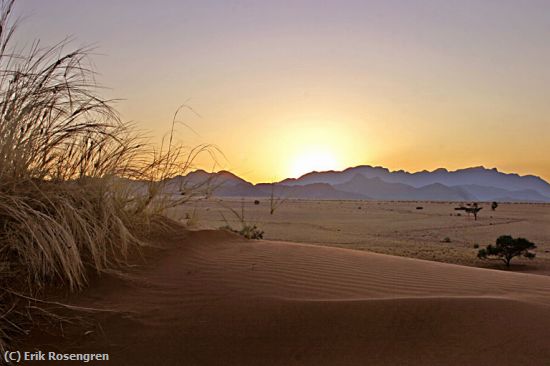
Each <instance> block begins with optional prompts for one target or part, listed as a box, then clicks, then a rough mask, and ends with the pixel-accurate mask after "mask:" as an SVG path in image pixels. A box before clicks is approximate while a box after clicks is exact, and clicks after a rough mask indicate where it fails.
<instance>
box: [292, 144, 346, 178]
mask: <svg viewBox="0 0 550 366" xmlns="http://www.w3.org/2000/svg"><path fill="white" fill-rule="evenodd" d="M334 169H338V161H337V159H336V156H335V155H334V153H333V152H332V151H330V150H328V149H324V148H315V149H309V150H306V151H304V152H302V153H300V154H298V156H297V157H296V159H295V160H294V161H293V163H292V166H291V170H290V172H291V175H292V177H296V178H297V177H300V176H302V175H304V174H306V173H309V172H312V171H326V170H334Z"/></svg>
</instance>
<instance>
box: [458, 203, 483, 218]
mask: <svg viewBox="0 0 550 366" xmlns="http://www.w3.org/2000/svg"><path fill="white" fill-rule="evenodd" d="M482 209H483V207H479V205H478V204H477V202H474V203H472V204H469V203H468V204H466V206H459V207H455V210H456V211H465V212H466V213H467V214H468V216H469V215H470V214H473V215H474V220H476V221H477V214H478V212H479V211H481V210H482ZM457 216H461V215H460V214H457Z"/></svg>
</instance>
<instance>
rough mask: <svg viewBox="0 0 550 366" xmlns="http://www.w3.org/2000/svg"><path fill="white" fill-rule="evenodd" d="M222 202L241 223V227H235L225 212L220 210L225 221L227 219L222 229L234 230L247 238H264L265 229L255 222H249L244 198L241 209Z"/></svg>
mask: <svg viewBox="0 0 550 366" xmlns="http://www.w3.org/2000/svg"><path fill="white" fill-rule="evenodd" d="M220 204H221V205H222V207H224V208H225V209H227V210H228V211H229V212H230V213H231V214H233V216H235V218H236V219H237V221H238V223H239V225H240V226H241V228H240V229H239V230H236V229H234V228H233V227H232V226H231V225H230V223H229V220H227V219H226V217H225V216H224V214H223V212H221V211H220V215H221V216H222V219H223V221H225V225H224V226H222V227H221V228H220V229H225V230H229V231H232V232H234V233H237V234H239V235H241V236H244V237H245V238H247V239H262V238H263V235H264V232H263V230H260V229H259V228H258V227H257V226H256V225H255V224H250V223H248V222H247V221H246V219H245V206H244V199H243V200H241V209H240V211H238V210H235V209H234V208H232V207H231V206H229V205H225V204H223V203H221V202H220Z"/></svg>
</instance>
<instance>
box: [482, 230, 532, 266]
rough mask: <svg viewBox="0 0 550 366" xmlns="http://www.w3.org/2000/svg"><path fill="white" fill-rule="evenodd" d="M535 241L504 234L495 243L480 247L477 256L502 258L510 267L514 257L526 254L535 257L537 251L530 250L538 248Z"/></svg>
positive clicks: (527, 256) (530, 257) (525, 255)
mask: <svg viewBox="0 0 550 366" xmlns="http://www.w3.org/2000/svg"><path fill="white" fill-rule="evenodd" d="M536 247H537V246H536V245H535V243H532V242H530V241H529V240H527V239H525V238H513V237H511V236H510V235H502V236H500V237H499V238H498V239H497V240H496V243H495V245H494V246H493V245H488V246H487V247H486V248H485V249H480V250H479V251H478V253H477V257H478V258H480V259H490V257H494V259H497V260H501V261H503V262H504V264H506V267H510V261H511V260H512V258H514V257H519V256H524V257H525V258H529V259H533V258H535V253H531V252H530V251H529V250H532V249H536Z"/></svg>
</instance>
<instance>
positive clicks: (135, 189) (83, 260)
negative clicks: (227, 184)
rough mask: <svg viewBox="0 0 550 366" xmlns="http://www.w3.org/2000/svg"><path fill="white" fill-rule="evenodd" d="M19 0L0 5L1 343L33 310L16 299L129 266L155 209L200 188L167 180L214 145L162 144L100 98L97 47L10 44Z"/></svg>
mask: <svg viewBox="0 0 550 366" xmlns="http://www.w3.org/2000/svg"><path fill="white" fill-rule="evenodd" d="M13 5H14V0H4V1H2V2H1V9H0V350H1V349H3V348H4V346H5V344H6V342H7V340H8V338H9V336H10V334H11V333H12V332H13V331H22V329H21V328H20V326H19V325H17V324H16V323H15V322H13V321H12V320H10V319H11V318H10V317H11V316H12V315H17V314H19V315H24V314H23V313H22V312H21V310H19V308H18V306H17V305H16V304H17V301H16V300H17V299H19V300H20V299H21V298H26V299H28V298H29V296H30V297H34V296H37V293H38V292H39V291H40V290H42V289H43V288H44V287H45V286H46V285H49V284H61V285H64V286H68V287H69V288H70V289H72V290H75V289H79V288H81V287H82V286H84V285H85V284H86V273H87V271H89V270H90V269H91V270H94V271H98V272H102V271H105V270H107V269H109V268H114V267H117V266H120V265H121V264H123V263H125V260H126V258H127V256H128V254H129V253H130V252H131V251H132V250H133V249H134V248H137V247H139V246H140V245H142V244H143V243H142V241H141V239H140V238H141V237H142V234H143V231H144V230H147V228H150V227H151V225H152V222H155V220H153V218H154V217H155V215H158V214H160V213H162V211H163V209H165V208H166V207H169V206H173V205H178V204H182V203H185V202H186V201H187V200H189V199H191V198H192V197H193V195H196V194H197V192H199V191H200V188H202V187H197V186H192V187H181V190H182V193H184V192H183V190H185V191H186V192H185V193H186V194H182V195H180V197H178V198H177V199H173V195H172V194H167V193H165V191H164V190H163V188H164V187H163V185H164V181H165V180H166V179H167V178H170V177H172V176H174V175H175V174H183V173H184V172H185V171H186V170H187V169H189V168H190V166H191V164H192V161H193V160H194V158H195V157H196V156H197V155H198V154H199V153H201V152H203V151H205V150H208V146H199V147H197V148H194V149H191V150H187V149H185V148H184V147H182V146H175V145H174V144H173V142H172V137H173V130H172V134H171V135H170V142H169V143H168V144H167V145H166V146H163V147H161V149H160V150H158V151H156V150H154V149H152V148H150V147H149V145H148V144H146V143H145V142H144V141H145V140H144V139H143V138H142V137H141V136H139V135H136V134H135V133H134V132H133V130H134V129H133V128H132V126H131V125H129V124H126V123H123V122H121V120H120V119H119V117H118V115H117V113H116V111H115V110H114V109H113V108H112V107H111V101H109V100H105V99H102V98H101V97H100V96H99V95H98V93H97V92H98V87H97V85H96V83H95V81H94V72H93V71H92V68H91V67H90V63H89V59H88V54H89V50H87V49H77V50H72V51H70V52H66V51H65V49H66V48H67V47H68V44H67V42H62V43H59V44H57V45H55V46H53V47H50V48H43V47H41V46H40V44H39V43H38V42H35V43H34V44H32V46H31V47H30V48H29V49H27V50H17V49H16V48H15V47H12V46H11V39H12V36H13V33H14V30H15V24H14V23H11V22H10V15H11V12H12V9H13Z"/></svg>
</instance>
